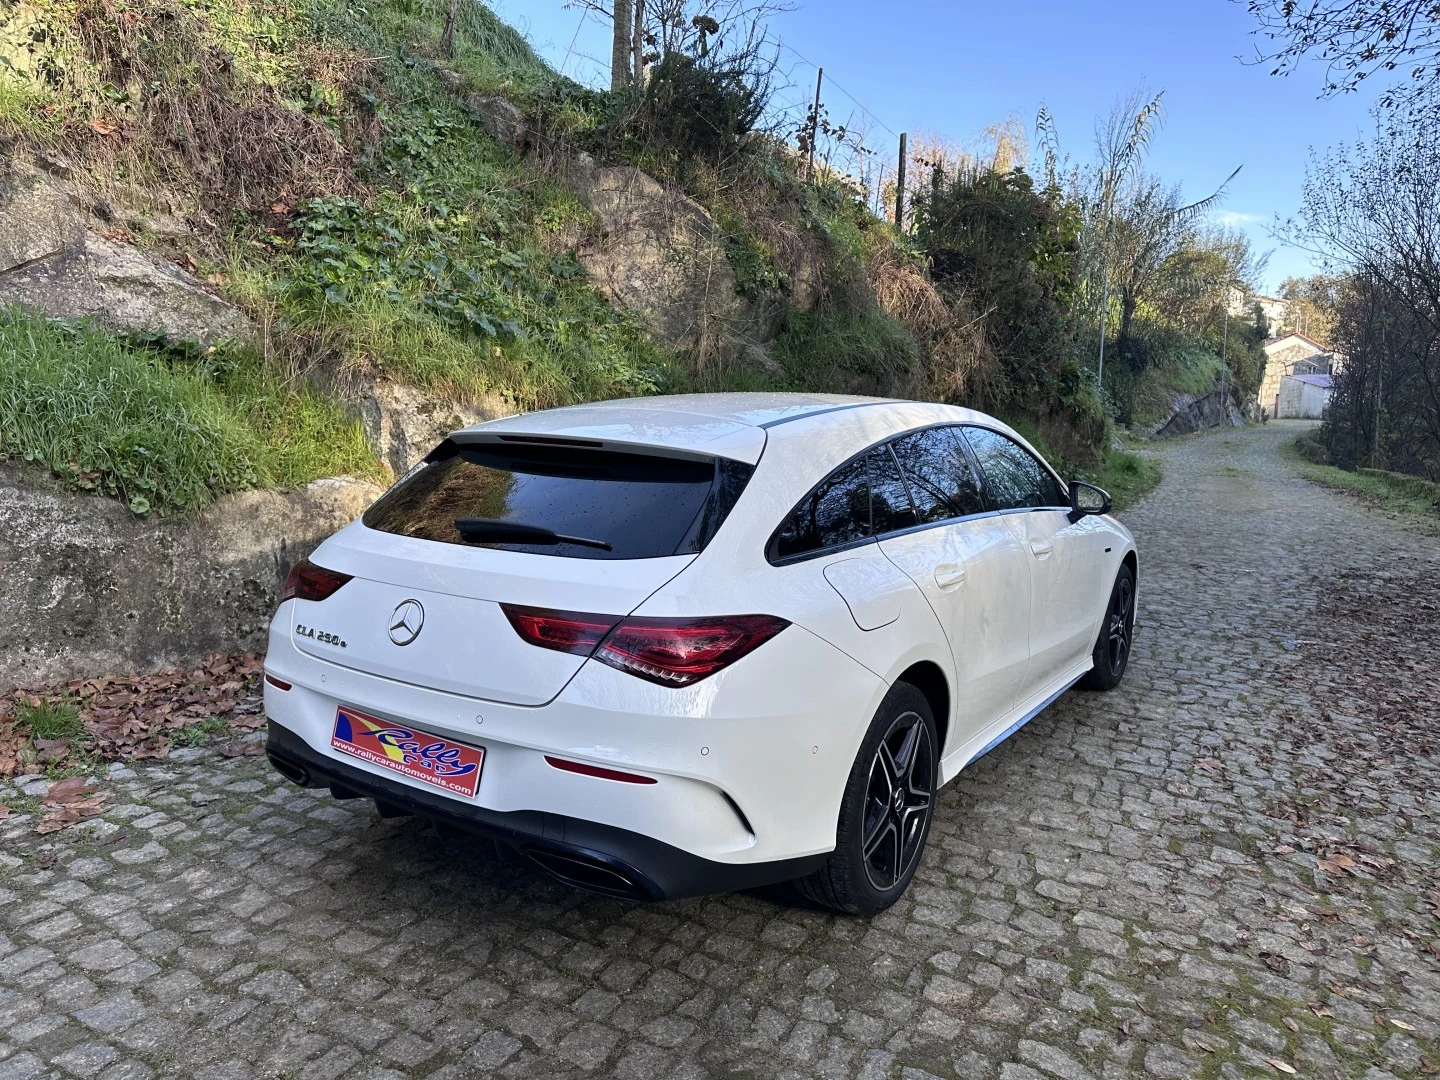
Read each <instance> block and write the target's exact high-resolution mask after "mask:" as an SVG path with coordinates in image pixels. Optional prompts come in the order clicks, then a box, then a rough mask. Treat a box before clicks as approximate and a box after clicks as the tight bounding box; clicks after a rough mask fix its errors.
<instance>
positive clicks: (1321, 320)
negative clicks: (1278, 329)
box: [1280, 274, 1346, 347]
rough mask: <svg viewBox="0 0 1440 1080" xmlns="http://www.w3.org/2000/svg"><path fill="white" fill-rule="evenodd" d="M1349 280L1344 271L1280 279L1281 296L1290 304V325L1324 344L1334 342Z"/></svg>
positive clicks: (1288, 320)
mask: <svg viewBox="0 0 1440 1080" xmlns="http://www.w3.org/2000/svg"><path fill="white" fill-rule="evenodd" d="M1345 284H1346V279H1345V277H1344V276H1342V275H1340V274H1312V275H1311V276H1310V277H1303V278H1296V277H1292V278H1286V279H1285V280H1284V281H1283V282H1281V283H1280V296H1281V297H1282V298H1283V299H1285V300H1286V301H1288V302H1289V304H1290V310H1289V313H1288V314H1287V315H1286V318H1285V321H1286V325H1287V326H1288V327H1289V328H1290V329H1292V330H1296V331H1298V332H1299V333H1302V334H1304V335H1305V336H1306V337H1308V338H1311V339H1313V340H1315V341H1318V342H1320V344H1321V345H1325V346H1327V347H1328V346H1330V345H1331V344H1332V342H1333V341H1334V338H1335V320H1336V317H1337V315H1338V312H1339V310H1340V302H1341V294H1342V292H1343V290H1344V288H1345Z"/></svg>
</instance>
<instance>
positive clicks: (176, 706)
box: [0, 653, 265, 776]
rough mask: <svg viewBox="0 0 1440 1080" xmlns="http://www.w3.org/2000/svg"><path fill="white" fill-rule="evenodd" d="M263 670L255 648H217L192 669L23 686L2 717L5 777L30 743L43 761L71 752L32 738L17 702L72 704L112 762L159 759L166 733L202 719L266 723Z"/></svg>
mask: <svg viewBox="0 0 1440 1080" xmlns="http://www.w3.org/2000/svg"><path fill="white" fill-rule="evenodd" d="M260 672H261V660H260V657H258V656H256V655H255V654H253V653H244V654H238V655H228V654H225V653H216V654H215V655H214V656H210V657H208V658H206V659H205V660H204V661H203V662H201V663H200V664H199V665H197V666H195V667H193V668H169V669H166V670H165V671H157V672H155V673H154V674H151V675H130V676H103V677H101V678H97V679H75V680H72V681H70V682H67V683H60V684H56V685H51V686H37V687H26V688H23V689H21V690H17V691H15V693H14V695H13V697H12V701H11V707H10V708H9V709H8V710H6V712H5V714H4V715H0V776H10V775H13V774H14V772H15V771H16V768H17V766H18V764H19V759H20V757H21V756H22V752H25V753H29V752H30V751H31V750H32V747H33V751H34V757H36V758H37V759H38V763H41V764H43V763H45V762H46V761H48V760H54V761H58V760H60V759H62V758H63V757H64V756H65V750H66V747H65V746H64V744H61V743H58V742H57V745H50V744H49V743H48V742H46V741H43V740H42V741H40V742H35V743H34V744H31V743H30V742H29V732H28V731H26V730H25V729H24V728H23V726H21V725H20V724H19V723H18V709H17V708H15V707H14V706H16V705H19V704H29V705H32V706H39V705H40V704H42V703H43V702H46V701H55V700H65V701H69V702H71V703H73V704H74V705H75V706H76V708H77V709H78V711H79V714H80V720H81V722H82V723H83V724H84V726H85V732H86V736H87V748H88V749H90V750H92V751H94V752H95V753H97V754H99V755H100V756H101V757H103V758H105V759H107V760H112V761H113V760H118V759H121V758H129V759H135V758H158V757H164V756H165V755H166V754H168V753H169V750H170V740H169V738H168V734H167V733H168V732H171V731H174V730H176V729H177V728H182V727H186V726H188V725H190V724H194V723H197V722H199V721H201V720H206V719H209V718H211V717H219V718H221V719H224V720H225V721H226V722H227V723H228V724H229V725H230V727H231V729H232V730H237V731H253V730H254V729H256V728H258V727H260V726H261V725H262V724H263V723H264V722H265V716H264V713H263V712H262V708H261V702H260V696H259V688H258V678H259V675H260ZM47 755H48V756H47Z"/></svg>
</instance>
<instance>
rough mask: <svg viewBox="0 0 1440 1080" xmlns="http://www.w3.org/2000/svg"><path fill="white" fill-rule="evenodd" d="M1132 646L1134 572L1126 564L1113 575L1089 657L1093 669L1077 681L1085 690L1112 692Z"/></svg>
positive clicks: (1133, 631)
mask: <svg viewBox="0 0 1440 1080" xmlns="http://www.w3.org/2000/svg"><path fill="white" fill-rule="evenodd" d="M1134 643H1135V573H1134V571H1132V570H1131V569H1130V567H1129V566H1127V565H1122V566H1121V567H1120V572H1119V573H1118V574H1116V575H1115V585H1114V587H1113V588H1111V590H1110V602H1109V603H1108V604H1107V605H1106V606H1105V619H1104V621H1103V622H1102V623H1101V624H1100V639H1099V640H1098V641H1096V642H1095V651H1094V653H1093V654H1092V656H1091V660H1092V661H1093V662H1094V666H1093V667H1092V668H1091V669H1090V671H1089V672H1087V673H1086V675H1085V677H1084V678H1083V679H1081V680H1080V685H1081V686H1082V687H1084V688H1085V689H1087V690H1113V689H1114V688H1115V687H1116V686H1119V685H1120V680H1121V679H1123V678H1124V677H1125V669H1126V668H1127V667H1128V666H1129V664H1130V649H1131V646H1132V645H1134Z"/></svg>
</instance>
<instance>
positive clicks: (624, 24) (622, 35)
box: [610, 0, 635, 90]
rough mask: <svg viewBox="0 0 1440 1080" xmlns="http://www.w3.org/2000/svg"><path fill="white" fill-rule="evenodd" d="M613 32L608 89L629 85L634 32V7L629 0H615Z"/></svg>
mask: <svg viewBox="0 0 1440 1080" xmlns="http://www.w3.org/2000/svg"><path fill="white" fill-rule="evenodd" d="M614 16H615V34H614V37H613V38H612V39H611V43H610V89H611V90H621V89H623V88H625V87H627V86H629V85H630V66H631V53H632V51H633V47H634V46H633V44H632V40H631V39H632V35H633V34H634V33H635V9H634V6H633V5H632V4H631V0H615V7H614Z"/></svg>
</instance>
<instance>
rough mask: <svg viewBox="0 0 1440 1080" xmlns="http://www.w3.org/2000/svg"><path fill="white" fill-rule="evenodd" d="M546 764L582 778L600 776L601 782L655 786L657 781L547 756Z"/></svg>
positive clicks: (649, 777) (648, 777)
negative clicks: (617, 781)
mask: <svg viewBox="0 0 1440 1080" xmlns="http://www.w3.org/2000/svg"><path fill="white" fill-rule="evenodd" d="M545 762H546V764H548V765H549V766H550V767H551V768H552V769H560V770H561V771H562V772H573V773H579V774H580V775H581V776H598V777H599V778H600V779H601V780H619V781H620V782H621V783H622V784H654V783H656V782H657V781H656V779H655V778H654V777H653V776H637V775H636V774H635V773H628V772H620V771H619V770H618V769H605V768H602V767H601V766H599V765H586V764H585V763H583V762H580V761H566V760H565V759H564V758H558V757H551V756H550V755H549V754H546V755H545Z"/></svg>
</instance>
